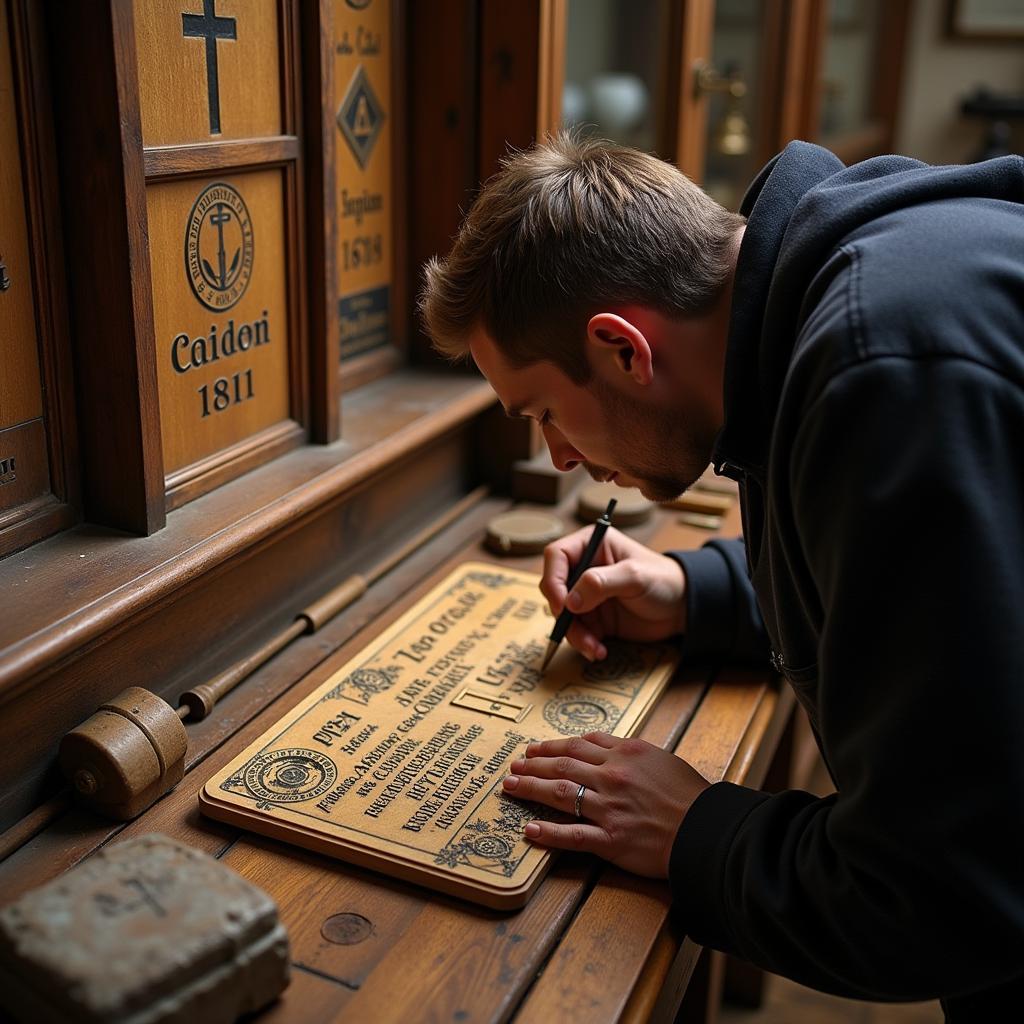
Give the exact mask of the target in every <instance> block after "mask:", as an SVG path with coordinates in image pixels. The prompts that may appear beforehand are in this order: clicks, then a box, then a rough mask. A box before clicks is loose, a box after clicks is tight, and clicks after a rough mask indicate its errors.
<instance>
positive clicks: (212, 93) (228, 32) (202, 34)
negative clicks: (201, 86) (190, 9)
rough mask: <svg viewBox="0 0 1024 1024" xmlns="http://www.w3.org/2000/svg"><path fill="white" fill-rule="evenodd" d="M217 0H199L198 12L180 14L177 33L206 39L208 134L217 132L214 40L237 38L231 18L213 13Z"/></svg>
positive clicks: (217, 91)
mask: <svg viewBox="0 0 1024 1024" xmlns="http://www.w3.org/2000/svg"><path fill="white" fill-rule="evenodd" d="M216 2H217V0H203V13H202V14H182V16H181V34H182V35H183V36H185V37H186V38H188V37H190V36H191V37H196V38H201V39H205V40H206V93H207V98H208V100H209V105H210V134H211V135H220V84H219V81H218V78H217V40H218V39H237V38H238V36H237V35H236V34H235V20H236V19H234V18H222V17H218V16H217V12H216V11H215V10H214V5H215V4H216Z"/></svg>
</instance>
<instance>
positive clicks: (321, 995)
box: [0, 500, 793, 1024]
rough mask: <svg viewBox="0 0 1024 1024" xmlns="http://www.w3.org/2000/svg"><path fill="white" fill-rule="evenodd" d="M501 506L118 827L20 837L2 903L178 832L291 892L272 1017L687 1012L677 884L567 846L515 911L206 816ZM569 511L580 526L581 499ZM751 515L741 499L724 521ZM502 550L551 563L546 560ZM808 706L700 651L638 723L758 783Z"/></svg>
mask: <svg viewBox="0 0 1024 1024" xmlns="http://www.w3.org/2000/svg"><path fill="white" fill-rule="evenodd" d="M503 507H507V503H500V502H498V501H495V500H492V501H487V502H485V503H484V504H483V505H482V506H480V507H479V508H477V509H476V510H475V511H474V512H472V513H469V514H467V516H465V517H464V518H463V520H461V521H460V522H458V523H456V524H455V525H454V526H453V527H450V528H449V529H448V530H447V531H445V532H444V533H443V534H441V535H440V536H439V537H438V538H437V539H436V540H435V541H433V542H431V544H429V545H427V546H425V547H424V549H423V550H422V551H420V552H419V553H418V554H417V555H416V556H415V557H413V558H411V559H409V560H408V561H407V563H405V564H403V565H402V566H401V567H400V568H398V569H396V570H395V572H393V573H392V574H390V575H389V576H388V577H385V578H384V579H383V580H382V581H381V582H380V583H379V584H378V585H376V586H375V587H374V588H372V589H371V591H370V592H369V593H368V594H367V596H366V597H365V598H364V599H363V600H362V601H361V602H360V603H359V604H358V605H356V606H354V607H353V608H352V609H350V610H349V611H347V612H345V613H343V614H342V615H340V616H339V617H338V618H337V619H336V620H335V621H334V622H332V623H331V624H329V625H328V626H327V627H325V629H324V630H322V631H321V632H320V633H317V634H316V635H315V636H314V637H310V638H308V639H307V638H302V639H300V640H298V641H296V643H295V644H293V645H292V646H291V647H289V648H288V649H287V650H286V651H285V652H283V653H282V654H281V655H279V656H278V657H277V658H276V659H274V661H272V662H270V663H268V665H267V666H265V667H264V668H263V669H261V670H260V671H259V672H258V673H257V674H256V675H255V676H254V677H253V678H252V679H251V680H249V681H248V682H246V683H245V684H243V685H242V686H241V687H240V688H239V689H238V690H237V691H235V693H233V694H231V695H230V696H229V697H227V698H226V699H225V700H224V701H223V703H222V705H220V706H219V707H218V709H217V711H216V712H215V714H214V715H213V716H212V717H211V719H209V720H207V721H206V722H204V723H199V724H198V725H197V726H194V727H193V726H190V727H189V733H190V755H189V758H190V761H189V771H188V773H187V774H186V776H185V779H184V781H183V782H182V783H181V784H179V786H178V787H177V789H175V790H174V792H173V793H171V794H169V795H168V796H167V797H165V798H164V799H163V800H161V801H159V802H158V803H157V804H156V805H155V806H153V807H152V808H151V809H150V810H149V811H148V812H146V813H145V814H143V815H142V816H141V817H140V818H139V819H137V820H136V821H134V822H131V823H130V824H128V825H127V826H117V825H112V824H110V823H109V822H105V821H103V820H101V819H99V818H97V817H95V816H94V815H91V814H89V813H87V812H85V811H81V810H73V811H70V812H68V813H67V814H65V815H64V816H63V817H61V818H60V819H59V820H58V821H56V822H55V823H54V824H53V825H51V826H50V827H49V828H47V829H46V830H45V831H44V832H43V833H41V834H40V835H39V836H37V837H36V838H35V839H33V840H32V841H31V842H29V843H28V844H26V845H25V846H23V847H22V848H21V849H19V850H18V851H17V852H16V853H15V854H13V855H12V856H11V857H9V858H8V859H7V860H6V861H5V862H3V863H2V864H0V902H4V903H6V902H8V901H9V900H11V899H14V898H16V897H17V896H18V895H19V894H20V893H21V892H23V891H25V890H26V889H28V888H31V887H34V886H36V885H39V884H41V883H42V882H44V881H46V880H48V879H49V878H51V877H54V876H55V875H57V874H59V873H60V872H61V871H63V870H65V869H67V868H68V867H70V866H72V865H73V864H75V863H77V862H78V861H80V860H82V859H83V858H85V857H87V856H89V855H90V854H91V853H92V852H94V851H95V850H96V849H98V848H99V847H101V846H103V845H104V844H106V843H108V842H111V843H116V842H120V841H122V840H124V839H127V838H129V837H132V836H137V835H142V834H146V833H150V832H163V833H166V834H168V835H171V836H174V837H176V838H178V839H180V840H182V841H184V842H186V843H189V844H191V845H192V846H195V847H197V848H199V849H202V850H205V851H206V852H208V853H210V854H212V855H214V856H216V857H219V858H221V859H222V860H223V861H224V862H225V863H226V864H228V865H230V866H231V867H232V868H234V869H235V870H236V871H238V872H240V873H241V874H242V875H244V876H246V877H247V878H249V879H251V880H252V881H253V882H255V883H256V884H257V885H259V886H261V887H263V888H264V889H265V890H266V891H267V892H269V893H270V894H271V895H272V896H273V897H274V898H275V899H276V900H277V902H278V905H279V907H280V913H281V917H282V920H283V922H284V924H285V927H286V928H287V930H288V933H289V936H290V939H291V955H292V960H293V966H294V969H293V972H292V982H291V985H290V987H289V988H288V990H287V991H286V992H285V994H284V996H283V997H282V998H281V1000H280V1001H279V1002H278V1003H277V1004H275V1005H274V1006H273V1007H271V1008H270V1009H268V1010H266V1011H264V1013H262V1014H261V1015H260V1016H259V1018H258V1020H259V1021H260V1024H270V1022H274V1024H278V1022H282V1024H283V1022H289V1024H292V1022H294V1024H299V1022H301V1024H309V1022H311V1021H317V1022H320V1021H323V1022H326V1021H339V1022H344V1021H360V1022H362V1021H374V1022H378V1021H402V1022H410V1021H424V1020H451V1021H506V1020H514V1021H517V1022H527V1021H539V1022H545V1024H547V1022H550V1021H560V1020H572V1021H574V1022H585V1021H594V1022H597V1021H602V1022H607V1021H623V1020H625V1021H634V1020H647V1019H656V1020H672V1019H673V1018H674V1017H675V1014H676V1012H677V1010H678V1008H679V1005H680V1002H681V1000H682V998H683V995H684V993H685V991H686V988H687V985H688V983H689V981H690V978H691V975H692V973H693V970H694V966H695V964H696V962H697V958H698V955H699V953H700V949H699V948H698V947H697V946H695V945H694V944H693V943H692V942H690V941H689V940H684V939H683V937H682V936H681V935H680V934H678V931H677V930H676V928H675V927H674V926H673V923H672V922H671V921H670V919H669V903H670V897H669V890H668V885H667V883H663V882H654V881H650V880H648V879H641V878H638V877H636V876H633V875H630V874H627V873H625V872H623V871H620V870H618V869H616V868H613V867H611V866H609V865H606V864H605V863H603V862H600V861H598V860H596V859H595V858H592V857H589V856H580V855H563V856H562V857H561V858H560V859H559V860H558V861H557V862H556V864H555V866H554V868H553V869H552V871H551V872H550V874H549V875H548V876H547V877H546V879H545V880H544V882H543V883H542V885H541V886H540V888H539V890H538V891H537V893H536V895H535V896H534V897H533V899H532V900H531V901H530V902H529V903H528V904H527V906H526V907H524V908H523V909H522V910H520V911H515V912H510V913H502V912H497V911H490V910H486V909H483V908H481V907H478V906H474V905H471V904H468V903H463V902H460V901H458V900H455V899H451V898H447V897H443V896H438V895H433V894H432V893H431V892H429V891H427V890H425V889H421V888H418V887H416V886H413V885H409V884H405V883H400V882H393V881H390V880H389V879H387V878H385V877H383V876H379V875H375V874H371V873H369V872H366V871H361V870H358V869H355V868H352V867H349V866H348V865H346V864H343V863H340V862H337V861H332V860H329V859H327V858H325V857H321V856H318V855H315V854H312V853H307V852H305V851H302V850H300V849H297V848H293V847H290V846H287V845H285V844H283V843H279V842H275V841H272V840H269V839H264V838H261V837H258V836H253V835H250V834H246V833H243V832H240V831H238V830H236V829H233V828H231V827H229V826H226V825H222V824H220V823H217V822H213V821H210V820H207V819H205V818H202V817H201V816H200V815H199V811H198V805H197V792H198V790H199V789H200V788H201V786H202V785H203V783H204V782H205V781H206V779H207V778H209V777H210V775H212V774H213V773H214V772H215V771H217V770H219V769H220V768H221V767H222V766H223V765H225V764H226V763H227V762H228V761H229V760H230V759H231V758H233V757H234V756H236V755H237V754H238V753H239V752H240V751H241V750H242V749H243V748H244V747H245V746H246V745H247V744H248V743H250V742H251V741H252V740H253V739H254V738H255V737H257V736H258V735H260V733H262V732H263V731H264V730H265V729H267V728H268V727H269V726H270V725H271V724H272V723H273V722H274V721H275V720H277V719H278V718H280V717H281V716H282V715H283V714H284V713H285V712H286V711H287V710H288V709H289V708H291V707H292V706H293V705H294V704H295V703H296V702H297V701H298V700H299V699H300V698H302V697H303V696H305V695H306V694H308V693H310V692H311V691H312V690H313V689H314V688H316V687H317V686H318V685H320V684H321V683H322V682H323V680H324V679H326V678H327V676H328V675H330V674H331V672H332V671H333V670H334V669H336V668H337V667H338V666H339V665H341V664H343V663H344V662H345V661H346V660H348V659H349V658H351V657H352V656H353V655H354V654H355V653H356V652H357V651H359V650H360V649H361V648H362V647H363V646H364V645H365V644H367V643H368V642H369V640H371V639H372V638H373V636H375V635H376V634H377V633H379V632H381V631H382V630H383V629H384V628H385V627H386V626H387V625H388V624H389V623H391V622H392V621H394V619H395V618H396V617H397V616H398V615H399V614H401V613H402V612H403V611H404V610H405V609H407V608H408V607H410V606H411V605H412V604H413V603H414V602H415V601H416V600H418V599H419V598H420V597H421V596H422V595H423V593H424V592H425V591H426V590H427V589H428V588H429V587H430V586H432V585H433V584H434V583H435V582H436V581H437V580H438V579H440V578H441V577H442V576H443V575H444V574H445V573H447V572H448V571H450V570H451V568H452V567H453V566H454V565H456V564H458V563H459V562H461V561H465V560H468V559H480V558H484V559H490V560H494V561H497V559H495V558H494V556H492V555H489V554H488V553H487V552H486V551H485V549H484V548H483V546H482V544H481V543H480V540H481V538H482V527H483V524H484V522H485V521H486V519H487V518H488V517H489V516H490V515H493V514H494V512H495V511H497V510H498V509H500V508H503ZM563 518H564V520H565V522H566V525H567V527H570V528H572V527H575V525H576V523H575V522H574V521H573V520H572V518H571V516H570V515H568V514H563ZM738 530H739V525H738V508H734V509H733V511H732V512H731V513H730V514H729V515H728V516H727V518H726V520H725V523H724V526H723V529H722V531H721V532H722V533H723V534H724V535H727V536H728V535H735V534H736V533H738ZM628 532H630V533H631V534H633V535H634V536H636V537H638V538H639V539H641V540H644V541H645V542H647V543H648V544H650V545H651V546H652V547H654V548H655V549H658V550H665V549H669V548H677V547H695V546H699V545H700V544H701V543H703V542H704V541H705V540H706V539H708V537H709V536H711V534H709V533H708V532H707V531H704V530H699V529H696V528H693V527H687V526H683V525H681V524H680V523H679V517H678V514H677V513H672V512H669V511H659V512H658V514H657V516H656V517H655V519H654V520H653V521H652V522H649V523H647V524H645V525H643V526H640V527H635V528H632V529H631V530H629V531H628ZM504 564H508V565H513V566H515V567H516V568H524V569H535V570H537V571H539V568H540V559H539V558H538V557H534V558H514V559H508V560H505V563H504ZM296 680H297V681H296ZM129 682H136V683H139V684H140V685H144V681H143V680H131V681H128V680H126V685H127V684H128V683H129ZM792 711H793V702H792V697H791V696H790V693H789V691H788V690H784V691H780V690H779V689H778V686H777V684H776V683H775V682H774V681H773V680H772V679H771V678H770V677H769V676H768V675H767V674H758V673H753V672H749V671H733V670H727V671H721V672H719V673H718V674H717V675H716V676H715V677H714V678H710V677H709V675H708V673H707V672H706V671H704V670H701V669H696V668H686V667H684V668H683V669H681V670H680V671H679V672H678V673H677V675H676V678H675V679H674V681H673V682H672V684H671V685H670V687H669V689H668V691H667V693H666V695H665V696H664V698H663V699H662V701H661V702H660V704H659V705H658V707H657V708H656V710H655V711H654V713H653V714H652V716H651V717H650V719H649V720H648V722H647V723H646V725H645V727H644V729H643V731H642V732H641V734H640V735H642V736H643V737H644V738H645V739H648V740H650V741H651V742H653V743H657V744H659V745H661V746H663V747H666V748H670V749H673V750H675V751H676V752H677V753H678V754H680V755H681V756H683V757H685V758H686V759H687V760H688V761H690V762H691V763H692V764H693V765H694V766H695V767H696V768H697V769H698V770H699V771H700V772H701V773H702V774H703V775H704V776H705V777H706V778H708V779H709V780H712V781H717V780H720V779H728V780H731V781H734V782H741V783H746V784H749V785H754V786H757V785H760V784H761V782H762V781H763V779H764V778H765V775H766V773H767V771H768V768H769V765H770V763H771V761H772V758H773V755H774V753H775V751H776V748H777V747H778V745H779V740H780V737H781V736H782V734H783V731H784V729H785V728H786V726H787V724H788V722H789V720H790V719H791V717H792ZM712 987H714V986H712ZM698 1015H699V1014H698Z"/></svg>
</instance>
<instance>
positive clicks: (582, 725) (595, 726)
mask: <svg viewBox="0 0 1024 1024" xmlns="http://www.w3.org/2000/svg"><path fill="white" fill-rule="evenodd" d="M621 714H622V712H621V711H620V710H619V709H618V708H617V707H616V706H615V705H614V704H612V702H611V701H608V700H604V699H603V698H601V697H593V696H591V695H590V694H586V695H585V696H584V695H581V694H562V695H561V696H558V697H552V699H551V700H549V701H548V702H547V704H545V705H544V721H546V722H547V723H548V724H549V725H553V726H554V727H555V728H556V729H557V730H558V731H559V732H560V733H562V734H563V735H564V736H582V735H583V734H584V733H587V732H597V731H599V730H608V729H613V728H614V727H615V723H616V722H617V721H618V720H619V717H620V716H621Z"/></svg>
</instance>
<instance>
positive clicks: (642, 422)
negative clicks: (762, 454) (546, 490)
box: [584, 377, 715, 501]
mask: <svg viewBox="0 0 1024 1024" xmlns="http://www.w3.org/2000/svg"><path fill="white" fill-rule="evenodd" d="M590 388H591V390H592V392H593V394H594V395H595V397H596V398H597V399H598V402H599V403H600V405H601V408H602V409H603V410H604V412H605V415H606V417H607V426H608V430H609V436H610V446H611V451H612V456H613V458H614V459H615V462H616V464H615V465H614V466H611V467H607V468H606V467H603V466H598V465H596V464H595V463H588V462H585V463H584V466H585V467H586V469H587V472H588V473H590V475H591V476H592V477H594V478H595V479H597V480H603V479H605V478H606V477H608V476H609V475H610V474H611V473H612V472H613V471H615V472H618V473H619V474H620V476H621V475H625V476H629V477H632V478H633V480H635V481H636V486H637V487H638V488H639V489H640V492H641V494H643V496H644V497H645V498H647V499H649V500H650V501H671V500H672V499H673V498H677V497H678V496H679V495H680V494H682V493H683V491H685V490H686V489H687V488H688V487H690V486H691V485H692V484H693V483H694V482H695V481H696V480H697V478H698V477H699V476H700V475H701V473H703V472H704V470H705V468H706V467H707V465H708V463H709V462H710V461H711V450H712V447H713V446H714V440H715V438H714V435H713V434H711V435H710V436H703V435H702V434H701V432H700V431H699V430H697V428H696V426H695V425H694V424H691V423H690V422H689V421H688V420H687V418H686V416H685V415H684V413H683V412H682V410H681V409H679V408H676V407H672V408H665V407H659V406H656V405H654V404H653V403H652V402H641V401H638V400H637V399H635V398H633V397H632V396H630V395H624V394H621V393H620V392H618V391H616V390H615V389H614V388H613V387H611V386H610V385H609V384H607V383H605V382H604V381H603V380H600V379H599V378H597V377H595V378H594V379H593V380H592V381H591V384H590Z"/></svg>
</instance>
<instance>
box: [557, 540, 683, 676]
mask: <svg viewBox="0 0 1024 1024" xmlns="http://www.w3.org/2000/svg"><path fill="white" fill-rule="evenodd" d="M591 529H592V528H591V527H589V526H584V527H583V528H582V529H579V530H577V531H576V532H575V533H570V534H569V535H568V536H566V537H562V538H561V539H560V540H556V541H554V542H553V543H551V544H549V545H548V546H547V548H545V550H544V575H543V578H542V579H541V584H540V589H541V593H543V595H544V596H545V597H546V598H547V600H548V604H549V605H550V606H551V611H552V613H553V614H554V615H555V617H556V618H557V616H558V615H559V614H560V612H561V611H562V608H563V607H565V603H566V593H567V588H566V584H567V582H568V579H569V574H570V573H571V571H572V567H573V566H574V565H576V563H577V562H578V561H579V559H580V558H581V557H582V555H583V551H584V549H585V548H586V546H587V541H588V540H589V539H590V532H591ZM685 588H686V581H685V577H684V576H683V570H682V568H681V567H680V565H679V563H678V562H676V561H675V560H674V559H671V558H668V557H667V556H666V555H659V554H658V553H657V552H654V551H651V549H650V548H647V547H645V546H644V545H643V544H641V543H639V542H638V541H635V540H633V539H632V538H631V537H627V536H626V535H625V534H623V533H620V532H619V531H618V530H616V529H615V528H614V527H612V528H611V529H610V530H609V531H608V532H607V533H606V534H605V537H604V540H603V541H602V543H601V547H600V548H599V549H598V552H597V556H596V558H595V559H594V563H593V565H592V566H591V568H589V569H588V570H587V571H586V572H585V573H584V574H583V575H582V576H581V577H580V578H579V581H578V582H577V583H576V586H575V587H573V590H572V595H571V597H570V600H569V608H570V609H571V610H572V611H573V613H575V614H576V619H575V621H574V622H573V624H572V625H571V626H570V627H569V632H568V633H567V634H566V639H567V640H568V641H569V643H570V644H572V646H573V647H575V648H576V650H578V651H579V652H580V653H581V654H582V655H583V656H584V657H586V658H589V659H590V660H591V661H599V660H601V659H602V658H604V657H605V656H606V655H607V653H608V650H607V648H606V647H605V645H604V642H603V641H604V639H605V638H606V637H615V636H617V637H622V638H623V639H625V640H650V641H654V640H666V639H668V638H669V637H671V636H675V635H678V634H680V633H683V632H685V629H686V602H685V601H684V599H683V598H684V594H685Z"/></svg>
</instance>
